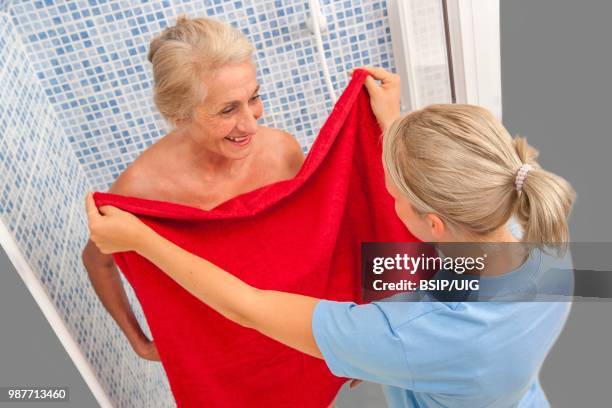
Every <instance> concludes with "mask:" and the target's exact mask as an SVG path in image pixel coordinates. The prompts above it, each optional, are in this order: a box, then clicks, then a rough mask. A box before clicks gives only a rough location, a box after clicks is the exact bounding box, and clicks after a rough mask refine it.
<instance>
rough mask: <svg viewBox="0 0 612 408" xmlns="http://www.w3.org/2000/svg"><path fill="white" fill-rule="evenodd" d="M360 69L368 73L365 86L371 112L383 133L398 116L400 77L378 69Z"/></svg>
mask: <svg viewBox="0 0 612 408" xmlns="http://www.w3.org/2000/svg"><path fill="white" fill-rule="evenodd" d="M360 68H361V69H363V70H366V71H368V72H369V73H370V76H368V77H367V78H366V81H365V86H366V88H367V90H368V93H369V94H370V105H371V106H372V111H373V112H374V115H376V120H378V124H379V125H380V127H381V128H382V129H383V131H384V130H386V129H387V128H388V127H389V126H391V123H393V121H394V120H395V119H397V118H398V117H399V116H400V93H401V82H400V76H399V75H396V74H393V73H391V72H389V71H386V70H385V69H383V68H379V67H360ZM376 81H380V84H379V83H378V82H376Z"/></svg>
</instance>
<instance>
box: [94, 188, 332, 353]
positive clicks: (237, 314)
mask: <svg viewBox="0 0 612 408" xmlns="http://www.w3.org/2000/svg"><path fill="white" fill-rule="evenodd" d="M99 210H100V212H98V209H97V208H96V205H95V203H94V201H93V197H92V195H91V194H89V195H88V196H87V215H88V219H89V229H90V235H91V240H92V241H93V242H94V243H95V244H96V245H97V246H98V248H100V250H101V251H102V252H103V253H113V252H124V251H130V250H133V251H136V252H138V253H139V254H140V255H142V256H143V257H145V258H147V259H149V260H150V261H151V262H153V263H154V264H155V265H156V266H157V267H158V268H160V269H161V270H162V271H164V272H165V273H166V274H167V275H168V276H170V277H171V278H172V279H173V280H174V281H176V282H177V283H178V284H179V285H181V286H182V287H183V288H185V289H186V290H187V291H189V292H190V293H191V294H192V295H194V296H196V297H197V298H198V299H200V300H201V301H202V302H204V303H206V304H207V305H208V306H210V307H211V308H213V309H215V310H216V311H217V312H219V313H221V314H222V315H223V316H225V317H227V318H228V319H230V320H232V321H234V322H236V323H238V324H240V325H242V326H245V327H249V328H252V329H255V330H257V331H259V332H261V333H262V334H264V335H266V336H268V337H271V338H273V339H274V340H277V341H279V342H281V343H283V344H285V345H287V346H289V347H292V348H295V349H297V350H299V351H301V352H303V353H306V354H309V355H311V356H314V357H317V358H322V356H321V352H320V351H319V348H318V347H317V345H316V343H315V340H314V337H313V333H312V313H313V311H314V308H315V306H316V305H317V302H318V301H319V299H316V298H312V297H308V296H302V295H296V294H291V293H283V292H277V291H273V290H259V289H257V288H254V287H252V286H250V285H248V284H246V283H244V282H243V281H241V280H240V279H238V278H236V277H235V276H234V275H232V274H230V273H228V272H226V271H224V270H222V269H221V268H219V267H217V266H215V265H213V264H212V263H210V262H208V261H206V260H204V259H202V258H200V257H198V256H196V255H193V254H191V253H189V252H187V251H185V250H184V249H182V248H180V247H178V246H177V245H175V244H173V243H172V242H170V241H168V240H166V239H165V238H163V237H161V236H160V235H158V234H157V233H156V232H155V231H153V230H152V229H151V228H149V227H148V226H146V225H145V224H144V223H142V222H141V221H140V220H139V219H138V218H136V217H135V216H133V215H132V214H129V213H127V212H125V211H121V210H119V209H117V208H114V207H108V206H104V207H100V209H99Z"/></svg>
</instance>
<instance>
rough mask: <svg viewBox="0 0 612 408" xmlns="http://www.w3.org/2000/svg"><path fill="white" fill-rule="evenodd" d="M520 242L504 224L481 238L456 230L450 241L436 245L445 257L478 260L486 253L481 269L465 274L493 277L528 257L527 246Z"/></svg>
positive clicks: (514, 267)
mask: <svg viewBox="0 0 612 408" xmlns="http://www.w3.org/2000/svg"><path fill="white" fill-rule="evenodd" d="M519 242H521V241H520V240H518V239H517V238H516V237H515V236H514V235H512V233H511V232H510V229H509V228H508V226H507V225H506V224H504V225H503V226H501V227H500V228H498V229H496V230H493V231H491V232H489V233H487V234H482V235H480V234H479V235H475V234H473V233H463V232H460V231H458V232H457V233H455V234H452V237H451V239H450V240H448V241H447V242H438V243H437V246H438V248H439V249H440V251H442V252H443V253H444V256H447V257H451V258H455V257H472V258H477V257H481V256H483V255H485V254H486V261H485V268H484V270H482V271H481V272H477V271H473V272H466V274H475V275H481V276H496V275H503V274H505V273H508V272H511V271H513V270H515V269H518V268H519V267H520V266H521V265H522V264H524V263H525V261H526V259H527V257H528V255H529V250H528V246H526V245H520V244H518V243H519ZM462 244H465V245H462ZM505 244H509V245H505Z"/></svg>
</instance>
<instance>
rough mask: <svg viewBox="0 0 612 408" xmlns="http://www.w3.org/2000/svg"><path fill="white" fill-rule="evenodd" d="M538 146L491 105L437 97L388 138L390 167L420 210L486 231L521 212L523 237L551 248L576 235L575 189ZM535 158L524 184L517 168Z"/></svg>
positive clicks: (386, 154) (387, 162) (402, 120)
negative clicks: (571, 231)
mask: <svg viewBox="0 0 612 408" xmlns="http://www.w3.org/2000/svg"><path fill="white" fill-rule="evenodd" d="M536 157H537V151H536V150H534V149H533V148H531V147H530V146H529V145H528V144H527V141H526V140H525V139H524V138H522V137H517V138H515V139H513V138H512V137H511V136H510V134H509V133H508V131H507V130H506V129H505V128H504V126H503V125H502V124H501V123H500V122H499V121H498V120H497V119H496V118H495V117H494V116H493V115H492V114H491V113H490V112H489V111H488V110H486V109H484V108H481V107H478V106H473V105H432V106H429V107H427V108H424V109H422V110H419V111H416V112H412V113H410V114H408V115H406V116H404V117H402V118H400V119H398V120H396V121H395V122H394V123H393V125H392V126H391V127H390V128H389V129H388V131H387V132H386V133H385V135H384V141H383V162H384V166H385V169H386V171H387V174H388V175H389V177H390V178H391V180H392V181H393V182H394V183H395V185H396V186H397V187H398V189H399V190H400V191H401V192H402V193H403V194H404V195H405V196H406V197H407V198H408V200H409V201H410V202H411V204H412V206H413V208H414V210H415V212H417V214H420V215H424V214H427V213H435V214H437V215H438V216H440V217H441V218H442V219H443V220H444V221H445V222H446V223H447V224H449V226H450V227H451V228H460V229H463V230H465V231H469V232H471V233H473V234H475V235H485V234H487V233H490V232H492V231H494V230H496V229H498V228H500V227H501V226H503V225H505V224H506V223H507V222H508V220H509V219H510V217H511V216H513V215H516V217H517V219H518V221H519V223H520V224H521V225H522V227H523V230H524V235H523V241H525V242H530V243H534V244H536V245H537V246H538V247H540V248H543V247H544V246H546V244H547V243H565V242H567V240H568V225H567V218H568V216H569V213H570V211H571V207H572V203H573V201H574V198H575V192H574V190H573V189H572V187H571V186H570V184H569V183H568V182H567V181H565V180H564V179H562V178H561V177H559V176H556V175H554V174H552V173H550V172H548V171H545V170H543V169H542V168H540V167H539V166H538V164H537V163H536V162H535V159H536ZM525 163H527V164H530V165H532V166H533V169H532V170H531V171H529V173H528V175H527V177H526V179H525V181H524V184H523V186H522V190H521V191H520V192H519V191H517V188H516V185H515V180H516V175H517V171H518V170H519V169H520V168H521V166H522V165H523V164H525Z"/></svg>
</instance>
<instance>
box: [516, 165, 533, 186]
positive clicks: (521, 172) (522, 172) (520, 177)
mask: <svg viewBox="0 0 612 408" xmlns="http://www.w3.org/2000/svg"><path fill="white" fill-rule="evenodd" d="M531 169H533V166H532V165H531V164H527V163H525V164H523V165H522V166H521V167H520V168H519V169H518V171H517V172H516V179H515V180H514V185H515V186H516V191H518V192H520V191H521V190H522V189H523V183H524V182H525V179H526V178H527V173H529V171H530V170H531Z"/></svg>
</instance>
